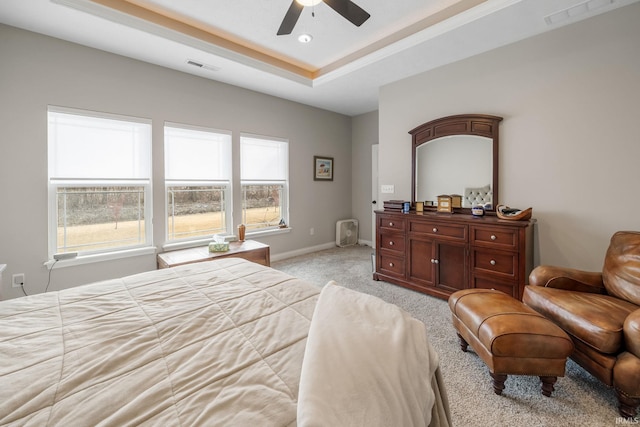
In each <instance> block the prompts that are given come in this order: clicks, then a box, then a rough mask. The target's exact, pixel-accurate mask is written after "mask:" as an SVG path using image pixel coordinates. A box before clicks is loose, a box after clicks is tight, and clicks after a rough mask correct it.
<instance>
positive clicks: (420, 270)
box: [407, 238, 435, 288]
mask: <svg viewBox="0 0 640 427" xmlns="http://www.w3.org/2000/svg"><path fill="white" fill-rule="evenodd" d="M434 259H435V254H434V242H433V240H430V239H429V240H424V239H413V238H409V255H408V257H407V260H408V262H407V271H408V276H409V277H408V279H409V281H411V282H412V283H413V284H415V285H417V286H421V287H427V288H428V287H431V288H433V287H434V286H435V279H434V275H435V267H434V263H433V260H434Z"/></svg>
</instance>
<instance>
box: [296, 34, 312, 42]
mask: <svg viewBox="0 0 640 427" xmlns="http://www.w3.org/2000/svg"><path fill="white" fill-rule="evenodd" d="M311 40H313V36H312V35H311V34H300V35H299V36H298V41H299V42H300V43H309V42H310V41H311Z"/></svg>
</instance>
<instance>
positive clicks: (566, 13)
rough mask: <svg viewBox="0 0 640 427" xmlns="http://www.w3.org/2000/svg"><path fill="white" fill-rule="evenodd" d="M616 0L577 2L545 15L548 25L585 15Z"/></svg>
mask: <svg viewBox="0 0 640 427" xmlns="http://www.w3.org/2000/svg"><path fill="white" fill-rule="evenodd" d="M614 1H615V0H587V1H583V2H582V3H578V4H575V5H573V6H571V7H568V8H566V9H563V10H560V11H558V12H555V13H552V14H550V15H547V16H545V17H544V20H545V22H546V23H547V25H555V24H557V23H559V22H562V21H565V20H567V19H571V18H574V17H576V16H578V15H583V14H585V13H589V12H592V11H594V10H596V9H600V8H601V7H604V6H609V5H610V4H612V3H613V2H614Z"/></svg>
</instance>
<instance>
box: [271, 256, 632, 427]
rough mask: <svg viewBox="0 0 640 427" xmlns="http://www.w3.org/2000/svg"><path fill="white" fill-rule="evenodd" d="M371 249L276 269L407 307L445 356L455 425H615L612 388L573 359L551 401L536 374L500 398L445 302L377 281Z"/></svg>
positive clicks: (509, 385) (510, 382) (516, 381)
mask: <svg viewBox="0 0 640 427" xmlns="http://www.w3.org/2000/svg"><path fill="white" fill-rule="evenodd" d="M372 252H373V249H372V248H370V247H368V246H351V247H348V248H338V247H336V248H334V249H328V250H324V251H320V252H315V253H312V254H307V255H302V256H298V257H294V258H289V259H285V260H281V261H277V262H273V263H272V267H273V268H275V269H278V270H281V271H284V272H286V273H288V274H291V275H293V276H296V277H299V278H301V279H304V280H307V281H308V282H310V283H313V284H314V285H317V286H319V287H322V286H324V285H325V284H326V283H327V282H328V281H329V280H335V281H336V282H338V283H339V284H341V285H342V286H345V287H347V288H351V289H355V290H358V291H361V292H364V293H367V294H371V295H375V296H377V297H379V298H382V299H384V300H385V301H388V302H391V303H393V304H396V305H398V306H400V307H402V308H403V309H404V310H406V311H408V312H409V313H411V314H412V315H413V316H414V317H416V318H417V319H420V320H422V321H423V322H424V323H425V324H426V325H427V329H428V334H429V339H430V341H431V343H432V345H433V347H434V349H435V350H436V351H437V352H438V354H439V356H440V366H441V368H442V374H443V377H444V382H445V387H446V388H447V394H448V396H449V403H450V406H451V413H452V418H453V423H454V425H455V426H466V425H468V426H487V427H489V426H491V427H493V426H533V425H535V426H581V427H584V426H594V427H595V426H598V427H602V426H614V425H619V424H621V421H620V420H619V419H618V417H619V415H618V410H617V400H616V398H615V393H614V391H613V390H612V389H608V388H606V387H605V386H604V385H602V384H601V383H600V382H599V381H598V380H596V379H595V378H594V377H592V376H591V375H590V374H589V373H587V372H586V371H584V370H583V369H582V368H581V367H580V366H578V365H577V364H575V363H574V362H573V361H571V360H569V361H568V363H567V372H566V375H565V377H562V378H558V382H557V383H556V385H555V388H556V390H555V391H554V392H553V395H552V397H551V398H547V397H545V396H543V395H542V394H541V393H540V381H539V379H538V377H529V376H509V378H508V379H507V381H506V383H505V385H506V388H505V390H504V391H503V394H502V396H498V395H496V394H494V392H493V388H492V385H491V378H490V376H489V371H488V369H487V367H486V365H484V363H483V362H482V360H481V359H480V358H479V357H478V356H477V355H476V354H475V353H474V352H473V350H471V349H470V350H469V351H468V352H467V353H464V352H463V351H462V350H460V346H459V343H458V338H457V336H456V333H455V330H454V328H453V326H452V325H451V313H450V311H449V307H448V305H447V302H446V301H444V300H441V299H438V298H433V297H430V296H427V295H424V294H421V293H419V292H414V291H412V290H409V289H405V288H403V287H400V286H396V285H392V284H390V283H387V282H383V281H378V282H376V281H374V280H373V278H372V263H371V253H372Z"/></svg>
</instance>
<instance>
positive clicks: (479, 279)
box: [373, 211, 535, 299]
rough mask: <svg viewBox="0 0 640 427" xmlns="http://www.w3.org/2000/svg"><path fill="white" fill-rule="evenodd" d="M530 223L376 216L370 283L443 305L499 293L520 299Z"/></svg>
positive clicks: (529, 255) (529, 260) (529, 254)
mask: <svg viewBox="0 0 640 427" xmlns="http://www.w3.org/2000/svg"><path fill="white" fill-rule="evenodd" d="M534 223H535V220H528V221H508V220H502V219H499V218H497V217H495V216H484V217H480V218H476V217H473V216H472V215H468V214H458V213H455V214H443V213H436V212H420V213H415V212H411V213H407V214H403V213H400V212H397V213H396V212H387V211H377V212H376V269H375V273H374V275H373V278H374V279H375V280H384V281H387V282H391V283H394V284H397V285H400V286H404V287H407V288H410V289H413V290H416V291H420V292H424V293H426V294H429V295H433V296H436V297H439V298H443V299H447V298H448V297H449V295H451V294H452V293H453V292H455V291H457V290H460V289H467V288H488V289H498V290H501V291H503V292H506V293H507V294H509V295H512V296H513V297H515V298H518V299H522V292H523V289H524V285H525V284H526V283H527V280H528V277H529V273H530V272H531V269H532V267H533V226H534Z"/></svg>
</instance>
